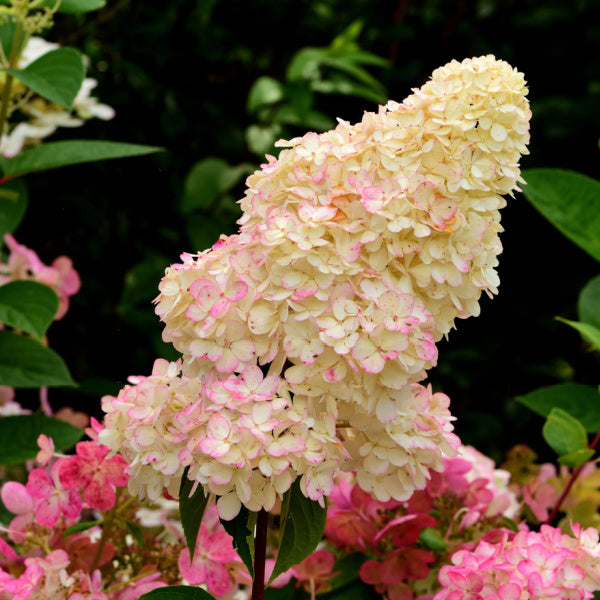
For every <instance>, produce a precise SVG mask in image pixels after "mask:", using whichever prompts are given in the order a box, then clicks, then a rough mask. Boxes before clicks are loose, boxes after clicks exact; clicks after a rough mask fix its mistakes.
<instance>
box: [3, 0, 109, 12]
mask: <svg viewBox="0 0 600 600" xmlns="http://www.w3.org/2000/svg"><path fill="white" fill-rule="evenodd" d="M0 4H6V5H9V4H10V0H0ZM57 4H58V9H57V12H59V13H68V14H73V15H74V14H78V13H85V12H90V11H92V10H98V9H99V8H103V7H104V6H106V0H60V3H58V2H57V0H41V1H40V2H39V5H38V6H39V7H40V8H51V9H54V7H55V6H56V5H57Z"/></svg>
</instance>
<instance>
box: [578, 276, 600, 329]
mask: <svg viewBox="0 0 600 600" xmlns="http://www.w3.org/2000/svg"><path fill="white" fill-rule="evenodd" d="M577 314H578V316H579V320H580V321H583V322H584V323H589V324H590V325H593V326H594V327H596V329H600V275H596V277H593V278H592V279H590V280H589V281H588V282H587V283H586V284H585V286H584V287H583V289H582V290H581V292H580V293H579V298H578V300H577Z"/></svg>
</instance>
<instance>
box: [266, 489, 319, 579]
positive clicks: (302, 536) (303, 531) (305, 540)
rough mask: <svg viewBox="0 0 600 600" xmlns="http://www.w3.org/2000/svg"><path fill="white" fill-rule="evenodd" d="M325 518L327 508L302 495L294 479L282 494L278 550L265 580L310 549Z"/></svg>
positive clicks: (317, 538)
mask: <svg viewBox="0 0 600 600" xmlns="http://www.w3.org/2000/svg"><path fill="white" fill-rule="evenodd" d="M326 518H327V507H325V508H322V507H321V506H320V504H319V503H318V502H314V501H313V500H309V499H308V498H306V497H305V496H304V494H302V492H301V491H300V480H299V479H296V481H294V483H293V484H292V487H291V488H290V489H289V490H288V491H287V492H286V493H285V495H284V497H283V502H282V505H281V527H280V531H279V549H278V552H277V561H276V563H275V567H274V568H273V574H272V575H271V579H270V580H269V581H273V580H274V579H275V578H276V577H277V576H278V575H280V574H281V573H283V572H284V571H287V570H288V569H289V568H290V567H292V566H293V565H297V564H298V563H300V562H302V561H303V560H304V559H305V558H306V557H307V556H308V555H309V554H310V553H311V552H313V550H314V549H315V548H316V547H317V544H318V543H319V542H320V541H321V538H322V537H323V532H324V531H325V520H326Z"/></svg>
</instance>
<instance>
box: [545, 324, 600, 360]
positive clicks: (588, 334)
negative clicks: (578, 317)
mask: <svg viewBox="0 0 600 600" xmlns="http://www.w3.org/2000/svg"><path fill="white" fill-rule="evenodd" d="M556 319H557V321H561V322H562V323H566V324H567V325H569V327H572V328H573V329H576V330H577V331H579V333H580V334H581V337H582V338H583V339H584V340H585V341H586V342H588V343H589V344H590V345H591V347H592V350H594V351H595V352H598V351H600V329H597V328H596V327H594V326H593V325H589V324H588V323H582V322H581V321H569V320H568V319H563V318H562V317H556Z"/></svg>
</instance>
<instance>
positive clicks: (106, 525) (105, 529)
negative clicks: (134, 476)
mask: <svg viewBox="0 0 600 600" xmlns="http://www.w3.org/2000/svg"><path fill="white" fill-rule="evenodd" d="M122 489H123V488H117V497H116V498H115V505H114V506H113V507H112V508H111V509H110V510H109V511H108V514H107V515H106V517H104V522H103V523H102V536H101V537H100V541H99V542H98V548H96V554H95V555H94V560H93V561H92V566H91V568H90V573H93V572H94V571H95V570H96V568H97V567H98V564H99V563H100V559H101V558H102V551H103V550H104V546H106V542H107V541H108V536H109V533H110V528H111V525H112V522H113V521H114V519H115V516H116V514H117V506H118V504H119V496H120V495H121V490H122Z"/></svg>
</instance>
